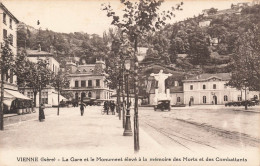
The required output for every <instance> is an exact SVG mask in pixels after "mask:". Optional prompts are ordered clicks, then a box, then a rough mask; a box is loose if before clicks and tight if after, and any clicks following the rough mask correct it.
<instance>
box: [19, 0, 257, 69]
mask: <svg viewBox="0 0 260 166" xmlns="http://www.w3.org/2000/svg"><path fill="white" fill-rule="evenodd" d="M259 20H260V5H254V6H248V4H242V5H241V6H239V5H232V6H231V7H230V9H226V10H221V11H218V10H217V9H214V8H211V9H208V10H203V13H202V14H201V15H199V16H197V17H194V18H188V19H186V20H184V21H181V22H178V23H175V24H172V25H166V26H165V28H164V29H162V30H161V31H159V32H156V33H155V34H153V35H150V36H148V37H146V38H145V39H143V41H142V42H140V43H142V44H141V45H140V46H142V47H148V50H147V53H146V57H145V59H144V61H143V65H163V66H165V67H166V68H170V69H171V70H174V71H180V72H188V73H198V72H209V73H214V72H229V71H230V70H231V69H230V67H229V63H230V58H231V56H232V54H233V53H234V51H235V44H236V41H237V39H238V38H239V34H242V33H244V32H246V31H248V29H251V28H252V26H253V25H254V24H259ZM112 42H113V41H112V38H111V37H108V35H104V36H103V37H100V36H98V35H96V34H87V33H83V32H74V33H69V34H67V33H57V32H53V31H50V30H36V29H34V28H33V27H31V26H28V25H26V24H25V23H20V25H19V27H18V47H26V48H27V49H28V48H31V49H37V47H38V45H39V44H41V47H42V50H44V51H49V50H50V47H51V46H53V47H54V49H55V51H56V54H55V56H56V58H57V59H58V61H60V63H61V64H62V65H64V63H65V59H68V57H79V58H85V59H86V60H87V62H88V63H93V62H94V61H95V57H97V56H102V57H104V58H106V59H107V61H109V60H110V59H111V58H109V57H110V56H111V55H110V53H109V50H111V43H112Z"/></svg>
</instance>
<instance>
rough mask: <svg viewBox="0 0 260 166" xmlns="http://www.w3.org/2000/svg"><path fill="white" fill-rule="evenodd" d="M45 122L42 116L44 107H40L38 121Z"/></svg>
mask: <svg viewBox="0 0 260 166" xmlns="http://www.w3.org/2000/svg"><path fill="white" fill-rule="evenodd" d="M44 120H45V115H44V105H43V104H41V105H40V112H39V121H40V122H43V121H44Z"/></svg>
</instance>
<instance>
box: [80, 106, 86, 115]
mask: <svg viewBox="0 0 260 166" xmlns="http://www.w3.org/2000/svg"><path fill="white" fill-rule="evenodd" d="M84 107H85V105H84V103H81V104H80V114H81V116H83V114H84Z"/></svg>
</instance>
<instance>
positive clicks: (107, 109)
mask: <svg viewBox="0 0 260 166" xmlns="http://www.w3.org/2000/svg"><path fill="white" fill-rule="evenodd" d="M104 110H105V111H106V112H107V115H108V111H109V106H108V102H107V101H105V102H104Z"/></svg>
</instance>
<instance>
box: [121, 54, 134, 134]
mask: <svg viewBox="0 0 260 166" xmlns="http://www.w3.org/2000/svg"><path fill="white" fill-rule="evenodd" d="M124 65H125V69H126V73H125V75H126V88H125V89H126V93H127V102H126V103H127V104H126V122H125V130H124V134H123V135H124V136H132V135H133V133H132V129H131V119H130V117H131V116H130V103H129V72H130V68H131V61H130V59H126V60H125V64H124Z"/></svg>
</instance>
